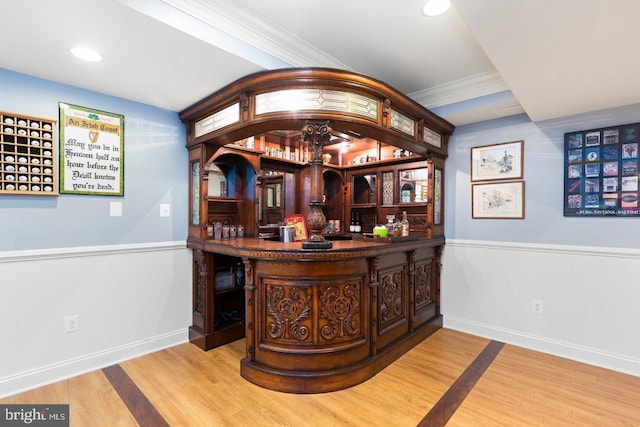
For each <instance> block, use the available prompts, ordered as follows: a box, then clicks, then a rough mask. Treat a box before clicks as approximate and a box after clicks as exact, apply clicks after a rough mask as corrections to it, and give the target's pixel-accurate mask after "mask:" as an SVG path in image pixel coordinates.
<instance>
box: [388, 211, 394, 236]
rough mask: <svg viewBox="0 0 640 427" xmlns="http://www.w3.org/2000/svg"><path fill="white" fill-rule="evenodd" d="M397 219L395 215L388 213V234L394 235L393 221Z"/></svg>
mask: <svg viewBox="0 0 640 427" xmlns="http://www.w3.org/2000/svg"><path fill="white" fill-rule="evenodd" d="M395 219H396V216H395V215H387V225H386V227H387V236H393V223H394V220H395Z"/></svg>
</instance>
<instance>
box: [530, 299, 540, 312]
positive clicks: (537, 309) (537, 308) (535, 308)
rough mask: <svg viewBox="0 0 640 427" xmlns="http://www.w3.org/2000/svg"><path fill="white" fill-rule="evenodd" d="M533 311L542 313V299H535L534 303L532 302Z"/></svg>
mask: <svg viewBox="0 0 640 427" xmlns="http://www.w3.org/2000/svg"><path fill="white" fill-rule="evenodd" d="M531 311H533V312H534V313H538V314H540V313H542V300H541V299H534V300H533V301H531Z"/></svg>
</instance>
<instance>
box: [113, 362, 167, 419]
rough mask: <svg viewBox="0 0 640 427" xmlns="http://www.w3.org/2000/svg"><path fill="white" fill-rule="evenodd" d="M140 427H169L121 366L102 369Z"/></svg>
mask: <svg viewBox="0 0 640 427" xmlns="http://www.w3.org/2000/svg"><path fill="white" fill-rule="evenodd" d="M102 372H103V373H104V374H105V375H106V377H107V379H108V380H109V382H110V383H111V385H112V386H113V388H114V389H115V390H116V392H117V393H118V395H119V396H120V398H121V399H122V400H123V402H124V403H125V405H127V408H129V411H130V412H131V414H132V415H133V417H134V418H135V419H136V421H137V422H138V424H140V427H147V426H149V427H164V426H167V427H169V424H168V423H167V422H166V421H165V419H164V418H162V415H160V413H159V412H158V410H157V409H156V408H155V406H153V404H152V403H151V402H150V401H149V399H147V397H146V396H145V395H144V393H142V391H141V390H140V389H139V388H138V386H137V385H136V384H135V383H134V382H133V380H132V379H131V377H129V375H127V373H126V372H125V371H124V369H122V367H121V366H120V365H113V366H108V367H106V368H104V369H102Z"/></svg>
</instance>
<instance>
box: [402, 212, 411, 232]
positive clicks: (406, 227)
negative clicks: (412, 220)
mask: <svg viewBox="0 0 640 427" xmlns="http://www.w3.org/2000/svg"><path fill="white" fill-rule="evenodd" d="M400 225H401V226H402V235H403V236H408V235H409V220H407V211H402V221H400Z"/></svg>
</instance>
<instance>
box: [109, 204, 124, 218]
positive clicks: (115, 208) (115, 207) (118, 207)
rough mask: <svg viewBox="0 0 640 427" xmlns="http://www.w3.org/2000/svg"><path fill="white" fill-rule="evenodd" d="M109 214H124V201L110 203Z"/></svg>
mask: <svg viewBox="0 0 640 427" xmlns="http://www.w3.org/2000/svg"><path fill="white" fill-rule="evenodd" d="M109 214H110V215H111V216H122V202H111V204H110V205H109Z"/></svg>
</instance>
